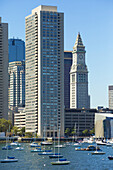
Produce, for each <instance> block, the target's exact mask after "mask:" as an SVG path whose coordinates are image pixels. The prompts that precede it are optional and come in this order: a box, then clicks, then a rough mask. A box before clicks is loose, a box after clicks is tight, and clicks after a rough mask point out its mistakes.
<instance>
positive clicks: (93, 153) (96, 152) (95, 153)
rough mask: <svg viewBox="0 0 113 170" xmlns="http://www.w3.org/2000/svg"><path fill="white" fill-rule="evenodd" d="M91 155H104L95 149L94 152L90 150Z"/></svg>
mask: <svg viewBox="0 0 113 170" xmlns="http://www.w3.org/2000/svg"><path fill="white" fill-rule="evenodd" d="M91 154H92V155H104V154H105V152H98V151H95V152H91Z"/></svg>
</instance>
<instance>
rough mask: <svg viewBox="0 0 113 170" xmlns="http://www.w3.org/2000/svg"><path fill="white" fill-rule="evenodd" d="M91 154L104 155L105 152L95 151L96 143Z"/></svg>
mask: <svg viewBox="0 0 113 170" xmlns="http://www.w3.org/2000/svg"><path fill="white" fill-rule="evenodd" d="M91 154H92V155H104V154H105V152H101V151H97V145H96V151H95V152H91Z"/></svg>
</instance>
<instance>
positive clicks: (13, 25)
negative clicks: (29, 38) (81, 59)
mask: <svg viewBox="0 0 113 170" xmlns="http://www.w3.org/2000/svg"><path fill="white" fill-rule="evenodd" d="M39 5H54V6H57V8H58V11H59V12H64V49H65V50H72V49H73V46H74V43H75V40H76V37H77V34H78V32H80V33H81V37H82V40H83V43H84V45H85V46H86V64H87V66H88V70H89V94H90V95H91V107H92V108H95V107H97V106H104V107H108V85H113V0H79V1H78V0H70V1H69V0H40V1H39V0H10V1H9V0H1V1H0V16H1V17H2V22H7V23H8V24H9V38H12V37H15V38H17V37H18V38H20V39H23V40H25V17H26V16H27V15H29V14H30V13H31V10H32V9H34V8H35V7H37V6H39Z"/></svg>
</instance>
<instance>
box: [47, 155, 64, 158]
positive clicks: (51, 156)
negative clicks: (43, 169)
mask: <svg viewBox="0 0 113 170" xmlns="http://www.w3.org/2000/svg"><path fill="white" fill-rule="evenodd" d="M62 157H63V155H50V156H49V158H62Z"/></svg>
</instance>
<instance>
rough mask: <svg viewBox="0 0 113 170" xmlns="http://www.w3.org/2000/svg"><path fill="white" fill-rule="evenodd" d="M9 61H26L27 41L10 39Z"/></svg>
mask: <svg viewBox="0 0 113 170" xmlns="http://www.w3.org/2000/svg"><path fill="white" fill-rule="evenodd" d="M8 48H9V62H13V61H25V42H24V41H22V40H21V39H14V38H12V39H9V40H8Z"/></svg>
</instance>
